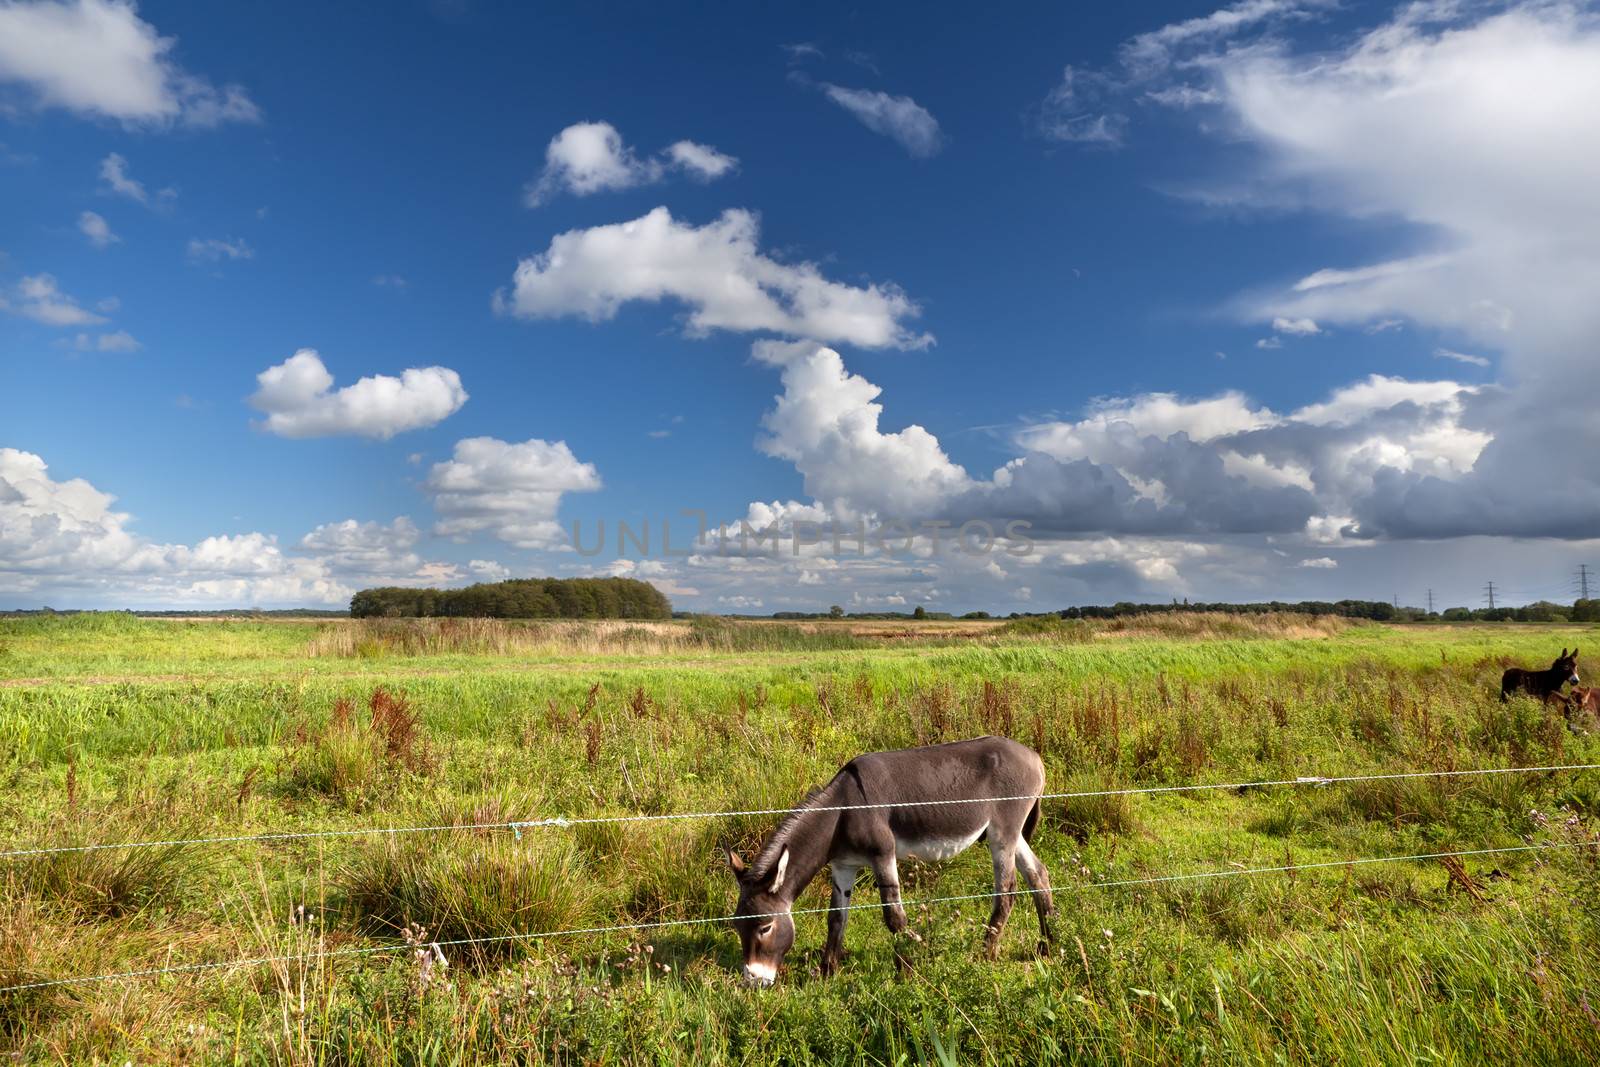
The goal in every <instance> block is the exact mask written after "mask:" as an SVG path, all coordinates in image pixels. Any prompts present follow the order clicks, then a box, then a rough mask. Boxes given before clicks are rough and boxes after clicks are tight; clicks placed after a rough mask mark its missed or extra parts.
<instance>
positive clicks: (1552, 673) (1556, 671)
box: [1500, 645, 1578, 704]
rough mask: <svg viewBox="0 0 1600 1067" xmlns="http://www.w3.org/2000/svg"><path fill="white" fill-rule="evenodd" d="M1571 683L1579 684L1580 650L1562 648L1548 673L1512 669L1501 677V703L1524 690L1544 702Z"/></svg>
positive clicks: (1518, 668) (1517, 668)
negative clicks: (1569, 650) (1518, 691)
mask: <svg viewBox="0 0 1600 1067" xmlns="http://www.w3.org/2000/svg"><path fill="white" fill-rule="evenodd" d="M1568 682H1571V683H1572V684H1573V685H1577V684H1578V650H1577V649H1576V648H1574V649H1573V650H1572V651H1571V652H1568V651H1567V648H1566V646H1565V645H1563V646H1561V656H1560V658H1558V659H1557V660H1556V661H1555V662H1554V663H1552V664H1550V669H1549V670H1546V671H1529V670H1523V669H1522V668H1521V667H1510V668H1508V669H1507V670H1506V672H1505V673H1504V674H1502V675H1501V676H1500V703H1502V704H1504V703H1505V702H1506V701H1507V700H1508V699H1509V698H1510V696H1511V694H1512V693H1515V692H1516V691H1517V690H1519V689H1520V690H1522V691H1523V692H1525V693H1527V694H1528V695H1529V696H1531V697H1533V698H1534V699H1535V700H1544V699H1545V698H1547V697H1549V696H1550V694H1552V693H1557V692H1559V691H1560V689H1561V687H1562V686H1564V685H1566V684H1567V683H1568Z"/></svg>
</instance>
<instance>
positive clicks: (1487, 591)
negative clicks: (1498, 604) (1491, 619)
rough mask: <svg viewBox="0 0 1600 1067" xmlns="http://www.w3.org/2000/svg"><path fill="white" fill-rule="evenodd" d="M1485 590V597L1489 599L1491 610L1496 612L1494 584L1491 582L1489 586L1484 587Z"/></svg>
mask: <svg viewBox="0 0 1600 1067" xmlns="http://www.w3.org/2000/svg"><path fill="white" fill-rule="evenodd" d="M1484 590H1485V593H1484V595H1485V596H1487V597H1488V598H1489V610H1490V611H1493V610H1494V583H1493V582H1490V583H1489V584H1488V585H1486V586H1484Z"/></svg>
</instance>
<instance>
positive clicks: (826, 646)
mask: <svg viewBox="0 0 1600 1067" xmlns="http://www.w3.org/2000/svg"><path fill="white" fill-rule="evenodd" d="M1574 643H1576V644H1578V645H1581V646H1585V651H1586V653H1587V652H1592V653H1593V654H1594V655H1596V656H1600V629H1597V628H1595V627H1573V626H1529V625H1512V626H1491V625H1472V626H1466V627H1461V628H1452V627H1444V626H1434V627H1382V626H1375V625H1356V624H1349V623H1343V622H1339V621H1336V620H1326V619H1324V620H1315V619H1306V618H1296V617H1261V618H1239V619H1235V618H1218V617H1215V616H1207V617H1197V616H1170V617H1150V618H1145V619H1133V620H1118V621H1116V622H1115V623H1101V624H1089V623H1079V624H1073V625H1055V626H1052V625H1040V624H1026V625H1020V626H1017V625H1001V624H983V623H968V622H962V623H959V624H951V623H945V624H934V625H928V626H925V627H924V626H921V625H920V624H912V623H903V624H901V623H895V624H874V625H871V626H866V625H860V624H852V623H849V622H841V623H807V624H804V625H785V624H778V623H768V622H749V623H743V622H741V623H732V622H725V621H719V620H695V621H691V622H671V623H649V624H641V625H628V624H625V623H561V624H510V623H497V622H454V621H450V620H430V621H427V622H410V621H400V620H396V621H386V622H360V623H357V622H345V621H340V622H319V623H314V624H305V623H299V624H285V623H271V622H240V621H214V622H201V621H167V620H136V619H133V618H131V617H128V616H120V615H98V616H78V617H70V618H43V619H25V620H0V851H9V850H16V849H28V848H38V847H65V846H72V845H80V844H89V843H96V842H108V841H134V840H153V839H161V840H175V839H183V838H191V837H208V836H224V835H249V834H258V833H269V832H302V831H327V830H335V829H348V828H380V827H388V828H393V827H408V826H421V825H432V826H437V825H459V824H480V823H497V824H503V823H506V822H508V821H513V820H536V819H544V818H550V817H554V816H571V817H578V816H587V815H601V814H629V813H644V814H661V813H671V812H697V811H723V810H749V809H765V808H786V807H790V806H792V805H793V804H795V803H797V802H798V801H800V799H801V798H802V797H803V796H804V795H805V793H806V790H807V788H808V787H810V786H814V785H818V784H821V783H823V782H825V781H826V780H827V779H828V778H829V777H831V776H832V774H833V772H834V771H835V770H836V769H837V768H838V767H839V766H840V765H841V764H842V763H843V762H845V761H846V760H848V759H849V758H850V757H852V756H854V755H856V754H858V753H860V752H863V751H869V750H875V749H885V748H898V747H904V746H909V745H915V744H921V743H931V742H934V741H939V740H954V739H958V738H962V737H969V736H975V735H979V734H985V733H994V734H1005V735H1009V736H1011V737H1014V738H1016V739H1017V740H1019V741H1022V742H1023V743H1025V744H1028V745H1031V746H1033V747H1035V748H1037V749H1038V750H1039V751H1040V752H1041V753H1042V754H1043V755H1044V758H1045V762H1046V766H1047V768H1048V773H1049V786H1048V788H1049V789H1050V790H1051V791H1052V792H1065V791H1078V792H1083V791H1094V790H1105V789H1115V788H1121V787H1147V786H1148V787H1153V786H1165V785H1178V784H1188V783H1204V782H1211V783H1235V782H1246V781H1251V780H1264V779H1293V778H1296V777H1299V776H1336V775H1359V774H1369V773H1380V772H1404V771H1419V770H1462V769H1471V768H1486V767H1511V766H1536V765H1554V764H1578V763H1600V740H1597V739H1596V736H1595V735H1594V734H1591V733H1587V732H1575V731H1573V730H1570V729H1569V728H1568V725H1567V724H1566V723H1565V721H1564V720H1563V718H1562V716H1561V715H1560V714H1559V713H1558V712H1556V711H1553V710H1550V709H1546V708H1544V707H1542V706H1540V705H1539V704H1537V703H1535V702H1533V701H1531V700H1527V699H1517V700H1513V701H1511V702H1510V703H1508V704H1504V705H1502V704H1501V703H1500V702H1499V699H1498V680H1499V676H1500V672H1501V670H1502V668H1503V666H1505V665H1506V664H1508V663H1519V664H1522V665H1525V666H1544V665H1547V664H1548V663H1549V661H1550V660H1551V659H1553V658H1554V656H1555V653H1556V651H1557V650H1559V649H1560V647H1561V646H1563V645H1572V644H1574ZM1580 671H1582V672H1583V673H1585V674H1588V673H1589V670H1588V666H1587V663H1586V662H1582V661H1581V662H1580ZM1580 725H1582V724H1580ZM1590 725H1593V724H1590ZM775 822H776V819H775V818H774V817H772V816H757V815H739V816H731V817H724V818H717V819H690V820H681V821H663V822H639V823H614V824H604V825H583V826H572V827H560V826H545V827H528V828H524V829H523V830H521V832H520V836H519V835H518V834H514V833H512V832H511V831H510V830H508V829H506V828H504V827H503V826H501V827H495V828H480V829H456V830H449V831H443V832H433V833H408V834H378V835H368V836H348V837H320V838H296V839H292V840H283V841H246V842H234V843H223V844H206V845H184V844H172V845H166V846H162V847H155V848H145V849H132V850H129V849H109V850H98V851H87V852H84V851H80V852H57V853H52V854H47V855H41V856H24V857H11V858H5V857H0V987H5V986H13V985H19V984H25V983H31V982H39V981H48V980H52V979H64V978H71V977H74V976H81V975H96V974H106V973H111V972H121V971H130V970H145V969H160V968H167V967H173V966H181V965H185V964H191V963H205V962H215V961H226V960H237V959H245V958H257V957H273V958H274V959H273V960H272V961H271V962H265V963H256V964H253V965H249V966H241V967H236V968H224V969H214V970H204V971H191V972H179V973H171V974H164V975H151V976H148V977H140V978H128V979H121V980H116V981H106V982H97V983H92V984H82V985H67V986H55V987H48V988H39V989H27V990H21V991H16V992H10V993H0V1057H3V1056H7V1055H9V1056H10V1057H12V1059H11V1060H6V1062H12V1060H14V1061H16V1062H30V1063H31V1062H41V1063H73V1064H76V1063H106V1064H123V1063H127V1062H132V1063H136V1064H144V1063H170V1062H181V1063H213V1062H215V1063H246V1064H279V1063H284V1064H365V1063H405V1064H456V1063H473V1062H557V1063H587V1062H603V1063H678V1062H693V1063H712V1064H719V1063H752V1064H761V1065H769V1064H778V1063H786V1064H787V1063H828V1064H834V1063H855V1062H862V1063H874V1064H902V1063H921V1062H934V1063H945V1064H949V1063H990V1062H995V1063H1045V1062H1084V1063H1100V1062H1105V1063H1162V1064H1165V1063H1202V1062H1214V1063H1234V1062H1245V1063H1257V1062H1259V1063H1301V1062H1321V1063H1340V1064H1343V1063H1350V1064H1356V1063H1361V1064H1366V1063H1414V1062H1427V1063H1442V1064H1471V1063H1483V1062H1499V1063H1519V1064H1558V1063H1581V1062H1590V1063H1593V1062H1600V856H1597V855H1596V853H1597V852H1600V849H1596V848H1593V847H1589V846H1591V845H1593V844H1594V843H1595V842H1596V840H1597V839H1600V838H1597V834H1596V830H1597V828H1600V771H1546V772H1539V773H1528V774H1515V775H1493V776H1461V777H1450V778H1442V777H1436V778H1427V777H1422V778H1404V779H1390V780H1382V781H1368V782H1358V783H1342V784H1332V785H1321V786H1318V785H1298V786H1278V787H1271V788H1255V789H1247V790H1238V789H1218V790H1212V791H1205V792H1190V793H1182V792H1177V793H1155V794H1142V795H1113V796H1095V797H1086V796H1080V797H1073V798H1067V799H1062V800H1054V801H1048V802H1046V804H1045V807H1044V817H1043V819H1042V822H1041V825H1040V828H1039V831H1038V833H1037V835H1036V837H1035V840H1034V845H1035V849H1036V851H1037V852H1038V854H1039V856H1040V857H1041V859H1043V861H1044V862H1045V863H1046V864H1047V865H1048V866H1049V868H1050V870H1051V873H1052V877H1053V880H1054V882H1055V885H1056V887H1057V904H1058V908H1059V917H1058V919H1057V932H1058V935H1059V943H1058V945H1057V951H1056V952H1055V953H1054V954H1053V955H1050V956H1048V957H1043V958H1041V957H1039V956H1038V955H1037V954H1036V952H1035V950H1034V944H1035V941H1036V937H1037V931H1036V923H1035V920H1034V917H1033V913H1032V908H1031V907H1029V906H1028V902H1027V901H1025V900H1024V901H1019V902H1018V906H1017V907H1016V909H1015V910H1014V912H1013V914H1012V918H1011V924H1010V926H1009V928H1008V929H1007V931H1006V935H1005V939H1004V941H1003V944H1002V954H1001V959H1000V960H999V961H997V962H992V963H991V962H988V961H985V960H983V959H982V958H981V956H980V953H979V951H978V945H979V939H980V927H981V924H982V922H983V920H984V919H985V918H986V916H987V903H986V902H985V901H981V900H969V901H965V902H960V903H953V904H936V905H930V906H927V907H915V906H910V907H908V910H909V911H910V912H911V916H912V923H913V927H914V928H915V929H917V930H918V931H919V932H920V933H921V935H922V937H923V938H924V942H923V944H922V945H920V946H918V947H917V948H916V949H915V951H914V952H913V954H912V966H911V968H910V969H909V970H906V971H904V972H901V971H899V970H898V969H897V968H896V966H895V963H894V959H893V953H892V951H891V947H890V943H889V937H888V935H887V933H886V931H885V930H884V928H883V924H882V922H881V921H880V920H879V917H878V915H877V913H876V912H875V911H872V910H864V911H861V912H860V913H859V914H856V915H854V916H853V918H852V920H851V923H850V933H849V940H848V950H849V953H848V955H847V956H846V958H845V962H844V967H843V969H842V971H841V972H840V974H839V975H838V976H836V977H834V978H831V979H827V980H823V979H821V978H820V977H817V976H816V974H815V973H814V971H815V967H816V965H817V961H818V957H819V955H820V951H821V947H822V941H823V933H824V925H825V917H824V916H821V915H805V916H800V917H798V918H797V920H796V923H797V926H798V938H797V942H796V947H795V950H794V952H793V953H791V955H790V957H789V960H788V968H787V970H786V971H785V973H784V974H783V975H782V977H781V978H780V981H779V983H778V985H777V986H776V987H774V988H771V989H766V990H750V989H746V988H744V987H742V986H741V985H740V983H739V980H738V949H737V939H736V938H735V936H734V935H733V933H732V932H731V931H730V930H729V929H728V928H727V927H726V926H725V925H723V924H703V925H679V926H668V927H661V928H655V929H644V930H634V931H620V932H611V933H605V934H575V935H568V936H562V937H554V938H549V939H542V940H526V939H518V938H515V937H514V936H513V935H520V934H527V933H533V932H540V931H553V930H570V929H574V928H587V927H601V926H618V925H625V924H648V923H655V922H664V921H672V920H693V919H709V918H715V917H718V916H722V915H726V914H728V912H729V911H730V910H731V908H732V905H733V903H734V899H735V887H734V883H733V880H732V878H731V876H730V875H729V873H728V871H727V869H726V866H725V862H724V859H723V850H724V849H725V848H730V847H731V848H737V849H741V850H744V851H745V852H746V854H747V855H748V853H749V852H750V851H752V850H753V849H754V848H755V846H757V845H758V844H759V842H760V841H761V839H762V838H763V837H764V836H765V834H766V833H767V832H769V831H770V830H771V828H772V827H773V825H774V824H775ZM1529 844H1538V845H1555V846H1562V847H1556V848H1549V849H1543V850H1540V851H1520V852H1503V853H1496V854H1488V855H1481V856H1472V857H1467V858H1465V859H1464V860H1460V861H1451V863H1450V865H1447V864H1446V863H1445V862H1442V861H1439V860H1433V859H1427V860H1407V861H1400V862H1385V863H1369V864H1361V865H1347V864H1345V863H1343V862H1342V861H1348V860H1352V859H1357V858H1380V857H1398V856H1412V855H1417V854H1424V853H1435V852H1442V851H1456V850H1467V849H1492V848H1516V847H1519V846H1523V845H1529ZM1314 864H1324V865H1325V866H1311V865H1314ZM1256 868H1288V869H1286V870H1276V871H1273V872H1270V873H1245V872H1248V871H1253V870H1254V869H1256ZM1203 872H1215V873H1217V874H1219V875H1221V876H1220V877H1214V878H1203V879H1201V878H1188V879H1176V880H1171V881H1151V879H1158V878H1165V877H1168V876H1177V875H1189V874H1197V873H1203ZM866 877H867V876H866V875H863V878H866ZM902 878H903V883H904V887H905V897H906V899H907V902H908V905H911V902H914V901H917V900H927V899H930V898H936V897H945V896H957V895H961V894H968V893H982V892H985V891H986V890H987V889H988V888H989V885H990V870H989V859H988V854H987V852H986V850H984V849H982V848H981V847H979V848H976V849H973V850H970V851H969V852H968V853H966V854H964V855H963V856H961V857H959V858H958V859H956V860H954V861H952V862H950V863H948V864H944V865H939V866H929V867H923V866H911V867H908V868H903V869H902ZM1113 883H1124V884H1113ZM1128 883H1131V884H1128ZM873 899H875V894H874V893H871V892H870V891H864V892H862V893H858V894H857V901H858V903H859V902H860V901H862V900H869V901H870V900H873ZM826 905H827V895H826V879H824V878H819V879H818V880H817V882H816V883H815V884H813V886H812V887H810V888H809V889H808V890H807V892H806V893H805V895H804V896H802V898H801V899H800V901H799V902H798V903H797V905H796V907H797V908H806V907H815V908H821V907H825V906H826ZM417 927H425V928H426V931H427V932H426V934H425V935H423V936H422V941H423V943H427V942H431V941H433V940H442V941H460V940H466V939H473V938H502V940H496V941H487V942H483V943H480V944H475V945H466V946H451V947H449V948H447V949H446V950H445V951H444V955H445V958H446V960H447V961H448V966H445V967H441V966H439V965H438V963H437V960H436V959H433V958H432V953H431V952H428V951H426V950H425V951H424V952H423V953H421V954H420V956H419V954H418V953H415V952H412V951H410V950H409V949H407V948H406V947H405V945H406V942H405V940H404V937H405V935H406V933H410V935H411V936H412V938H413V939H414V940H415V939H416V938H417V931H416V928H417ZM408 928H409V929H408ZM396 946H398V950H395V947H396ZM366 950H371V951H366ZM312 953H330V954H329V955H324V956H320V957H313V958H302V957H305V956H307V955H308V954H312ZM425 957H426V958H425Z"/></svg>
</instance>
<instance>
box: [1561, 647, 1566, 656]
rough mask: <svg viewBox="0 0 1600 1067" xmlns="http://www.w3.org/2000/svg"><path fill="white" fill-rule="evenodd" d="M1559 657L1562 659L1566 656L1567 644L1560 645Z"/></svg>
mask: <svg viewBox="0 0 1600 1067" xmlns="http://www.w3.org/2000/svg"><path fill="white" fill-rule="evenodd" d="M1561 658H1562V659H1566V658H1567V646H1566V645H1562V646H1561Z"/></svg>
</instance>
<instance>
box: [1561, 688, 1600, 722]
mask: <svg viewBox="0 0 1600 1067" xmlns="http://www.w3.org/2000/svg"><path fill="white" fill-rule="evenodd" d="M1575 717H1576V718H1578V719H1579V720H1580V721H1583V722H1587V723H1600V686H1596V685H1575V686H1573V687H1572V692H1571V693H1570V694H1569V695H1568V696H1567V725H1568V726H1573V725H1574V722H1573V720H1574V718H1575Z"/></svg>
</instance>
